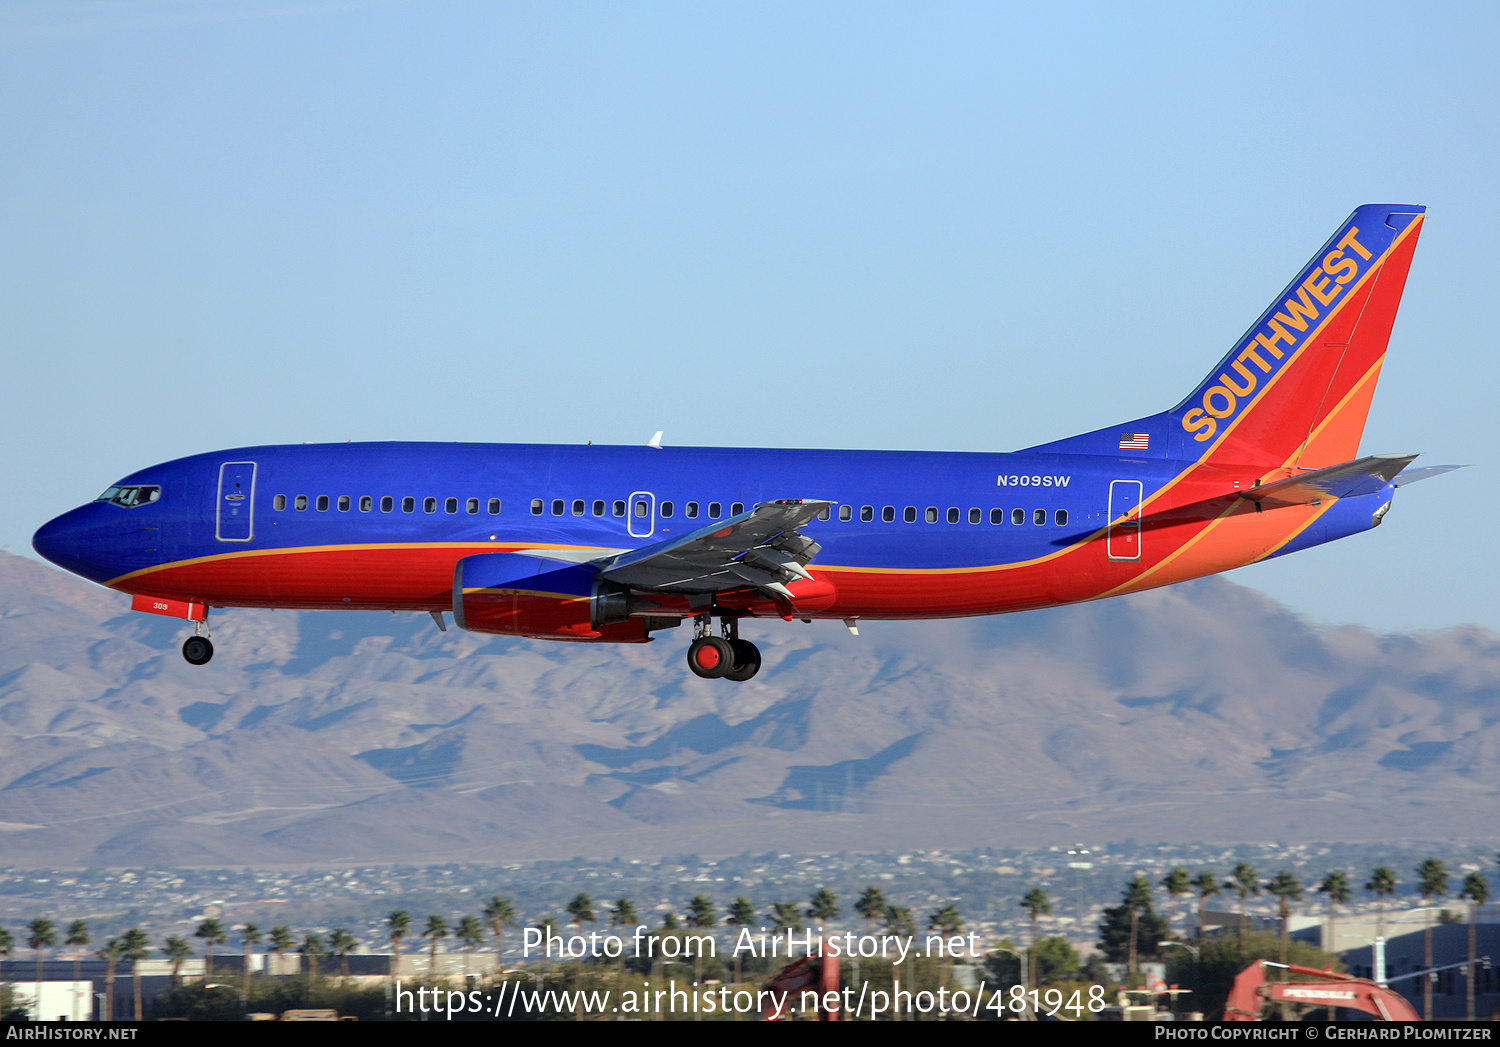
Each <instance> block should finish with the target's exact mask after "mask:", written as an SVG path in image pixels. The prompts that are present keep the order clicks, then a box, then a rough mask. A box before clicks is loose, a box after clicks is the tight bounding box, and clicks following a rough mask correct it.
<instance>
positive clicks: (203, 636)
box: [182, 615, 214, 665]
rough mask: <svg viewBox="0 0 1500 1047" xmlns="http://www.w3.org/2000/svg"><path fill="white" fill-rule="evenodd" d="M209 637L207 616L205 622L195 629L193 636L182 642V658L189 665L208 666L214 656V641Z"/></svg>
mask: <svg viewBox="0 0 1500 1047" xmlns="http://www.w3.org/2000/svg"><path fill="white" fill-rule="evenodd" d="M208 636H209V631H208V618H207V616H206V615H205V617H204V619H203V621H201V622H199V623H198V624H197V626H196V627H195V630H194V632H193V635H192V636H189V637H188V638H187V639H186V640H184V641H182V656H183V657H184V658H186V659H187V662H188V664H189V665H207V664H208V660H209V659H210V658H212V657H213V656H214V645H213V641H211V640H210V639H209V638H208Z"/></svg>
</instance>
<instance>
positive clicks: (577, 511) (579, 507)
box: [573, 498, 583, 516]
mask: <svg viewBox="0 0 1500 1047" xmlns="http://www.w3.org/2000/svg"><path fill="white" fill-rule="evenodd" d="M573 515H574V516H582V515H583V499H582V498H574V499H573Z"/></svg>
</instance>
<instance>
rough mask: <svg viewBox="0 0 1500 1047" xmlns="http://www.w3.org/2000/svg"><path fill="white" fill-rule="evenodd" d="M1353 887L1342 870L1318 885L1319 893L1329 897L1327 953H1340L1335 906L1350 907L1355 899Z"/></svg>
mask: <svg viewBox="0 0 1500 1047" xmlns="http://www.w3.org/2000/svg"><path fill="white" fill-rule="evenodd" d="M1353 891H1354V888H1353V885H1351V884H1350V883H1349V877H1348V875H1347V874H1346V873H1345V872H1344V870H1342V869H1335V870H1333V872H1331V873H1329V874H1328V875H1327V876H1325V877H1323V882H1322V883H1320V884H1318V893H1319V894H1326V895H1328V940H1327V941H1326V942H1324V943H1323V950H1324V951H1325V952H1334V953H1336V952H1338V951H1339V946H1338V941H1339V936H1338V934H1337V933H1335V930H1334V910H1333V907H1334V906H1335V905H1348V904H1349V899H1350V898H1351V897H1353Z"/></svg>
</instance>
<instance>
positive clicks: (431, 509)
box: [422, 498, 437, 513]
mask: <svg viewBox="0 0 1500 1047" xmlns="http://www.w3.org/2000/svg"><path fill="white" fill-rule="evenodd" d="M422 511H423V512H424V513H435V512H437V499H436V498H424V499H422Z"/></svg>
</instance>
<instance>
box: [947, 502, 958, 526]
mask: <svg viewBox="0 0 1500 1047" xmlns="http://www.w3.org/2000/svg"><path fill="white" fill-rule="evenodd" d="M948 522H949V523H958V510H957V509H955V508H954V507H953V506H951V505H950V506H949V507H948Z"/></svg>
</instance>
